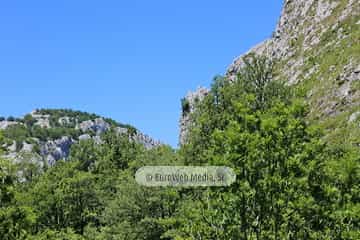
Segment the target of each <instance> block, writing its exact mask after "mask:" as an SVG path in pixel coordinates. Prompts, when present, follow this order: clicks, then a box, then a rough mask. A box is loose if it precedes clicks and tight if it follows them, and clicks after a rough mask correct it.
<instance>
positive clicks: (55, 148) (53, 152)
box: [40, 136, 74, 166]
mask: <svg viewBox="0 0 360 240" xmlns="http://www.w3.org/2000/svg"><path fill="white" fill-rule="evenodd" d="M73 143H74V140H73V139H72V138H70V137H67V136H63V137H62V138H60V139H56V140H52V141H47V142H45V143H43V144H41V147H40V154H41V156H43V157H44V159H46V162H47V164H48V165H49V166H53V165H54V164H55V163H56V161H58V160H59V159H66V158H67V157H68V156H69V152H70V147H71V145H72V144H73Z"/></svg>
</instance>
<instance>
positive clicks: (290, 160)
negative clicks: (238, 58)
mask: <svg viewBox="0 0 360 240" xmlns="http://www.w3.org/2000/svg"><path fill="white" fill-rule="evenodd" d="M272 75H273V70H272V63H271V62H269V61H268V60H267V59H264V58H257V57H255V56H253V55H249V56H248V57H247V58H246V59H245V66H244V68H243V69H242V71H241V72H240V74H239V76H238V78H237V79H235V80H233V81H232V82H230V81H229V80H228V79H226V78H224V77H220V76H218V77H216V78H214V81H213V84H212V87H211V91H210V93H209V94H208V95H207V96H206V97H205V98H204V99H203V100H202V101H201V102H198V103H197V106H196V108H195V110H194V111H193V112H192V113H191V119H192V120H193V124H192V128H191V129H190V136H189V138H188V142H187V143H186V144H185V145H183V146H182V147H181V149H180V150H179V151H175V150H173V149H171V148H170V147H168V146H160V147H157V148H154V149H150V150H146V149H145V148H144V147H143V146H142V145H140V144H138V143H136V142H135V141H134V140H133V134H134V133H135V131H136V129H134V128H133V129H130V131H128V134H123V135H118V134H116V133H115V131H113V130H111V131H108V132H106V133H104V134H103V136H102V141H103V143H102V144H96V143H95V142H94V141H92V140H85V141H80V142H78V143H76V144H74V145H72V147H71V151H70V157H69V160H68V161H66V162H64V161H60V162H58V163H57V164H56V165H55V166H54V167H52V168H50V169H48V170H47V171H45V172H44V173H42V172H36V170H37V166H36V164H34V162H32V160H31V159H32V158H31V155H30V156H24V158H25V160H24V161H21V162H22V164H17V165H14V164H11V162H10V161H7V160H0V181H1V185H0V236H1V239H6V240H7V239H9V240H10V239H11V240H12V239H30V240H42V239H64V240H65V239H66V240H67V239H69V240H82V239H89V240H103V239H110V240H111V239H114V240H115V239H124V240H138V239H154V240H155V239H175V240H185V239H186V240H190V239H209V240H210V239H211V240H213V239H224V240H229V239H240V240H241V239H244V240H250V239H258V240H260V239H267V240H273V239H274V240H275V239H289V240H291V239H314V240H315V239H316V240H318V239H324V240H325V239H359V238H360V197H359V196H360V187H359V186H360V157H359V156H360V152H359V149H358V147H354V146H353V144H348V142H344V143H343V144H336V143H331V144H328V143H326V142H325V141H324V138H323V130H322V129H321V128H319V127H317V126H314V125H310V124H309V122H308V121H307V120H306V116H307V115H308V110H307V106H306V105H304V104H303V103H302V102H301V101H299V100H298V99H296V98H295V95H294V94H293V92H292V90H291V88H290V87H288V86H285V85H284V84H283V83H282V82H279V81H273V80H272ZM184 104H185V105H186V103H184ZM185 109H186V106H185ZM183 110H184V106H183ZM39 112H40V113H42V114H52V115H54V116H55V117H54V118H53V120H52V121H53V122H54V124H55V120H57V119H58V117H59V116H60V115H62V116H63V115H67V116H70V117H74V116H77V117H79V116H80V118H82V117H84V119H85V117H86V118H87V119H89V117H90V118H96V117H97V116H96V115H90V116H89V115H86V114H84V113H81V112H73V111H70V110H61V111H60V112H56V110H39ZM57 115H58V116H57ZM341 117H343V116H341ZM331 124H335V123H331ZM331 124H330V123H329V125H331ZM354 124H355V123H354ZM330 127H331V126H329V128H330ZM69 129H70V128H66V127H65V128H62V127H60V126H59V127H56V128H54V129H53V130H50V129H43V128H39V127H38V126H35V125H33V121H32V119H31V118H30V117H26V119H24V125H14V126H11V127H9V128H8V129H6V130H5V131H4V136H3V137H2V135H1V133H0V143H1V142H5V141H6V139H7V138H10V139H16V140H17V141H19V142H22V141H29V138H31V137H37V138H39V139H47V138H49V137H50V138H57V137H58V136H60V135H63V134H65V135H66V134H69V135H71V134H74V135H76V134H78V133H77V132H73V133H72V132H70V130H69ZM349 142H351V143H353V141H352V140H351V141H349ZM144 165H154V166H156V165H225V166H229V167H232V168H233V169H234V171H235V173H236V175H237V178H236V182H235V183H234V184H232V185H231V186H229V187H216V188H215V187H207V188H196V189H192V188H160V187H158V188H146V187H142V186H140V185H138V184H137V183H136V182H135V180H134V174H135V172H136V170H137V169H138V168H140V167H142V166H144ZM19 170H21V173H22V177H23V178H25V179H26V181H25V182H22V183H20V181H19V178H18V176H21V174H19Z"/></svg>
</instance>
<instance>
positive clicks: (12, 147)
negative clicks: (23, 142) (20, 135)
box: [7, 141, 16, 152]
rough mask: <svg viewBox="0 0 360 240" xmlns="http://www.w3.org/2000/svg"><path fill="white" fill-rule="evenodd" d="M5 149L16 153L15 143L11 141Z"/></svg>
mask: <svg viewBox="0 0 360 240" xmlns="http://www.w3.org/2000/svg"><path fill="white" fill-rule="evenodd" d="M7 149H8V151H9V152H15V151H16V141H13V143H12V144H11V145H10V146H9V147H8V148H7Z"/></svg>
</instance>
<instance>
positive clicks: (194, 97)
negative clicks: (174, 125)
mask: <svg viewBox="0 0 360 240" xmlns="http://www.w3.org/2000/svg"><path fill="white" fill-rule="evenodd" d="M208 93H209V90H208V89H206V88H204V87H198V89H197V90H196V91H194V92H191V91H190V92H188V94H187V95H186V97H185V101H187V103H188V105H189V109H188V110H187V112H184V110H183V112H182V114H181V117H180V121H179V122H180V134H179V141H180V145H181V144H184V143H185V142H186V138H187V135H188V133H189V129H190V124H191V113H192V112H193V111H194V110H195V107H196V103H197V102H199V101H202V100H203V99H204V97H205V96H206V95H207V94H208Z"/></svg>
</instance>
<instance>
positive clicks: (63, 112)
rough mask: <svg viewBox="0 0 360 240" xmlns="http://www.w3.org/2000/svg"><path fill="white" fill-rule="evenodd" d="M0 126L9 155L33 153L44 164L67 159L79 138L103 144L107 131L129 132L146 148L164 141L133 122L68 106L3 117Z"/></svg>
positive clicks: (16, 157) (3, 144)
mask: <svg viewBox="0 0 360 240" xmlns="http://www.w3.org/2000/svg"><path fill="white" fill-rule="evenodd" d="M0 130H2V132H3V135H4V137H5V139H6V140H5V141H4V143H2V148H3V149H5V150H6V151H5V152H6V156H7V157H9V158H12V159H14V160H15V161H18V162H21V161H22V158H23V157H24V156H25V155H26V156H27V157H28V158H29V156H30V159H31V161H33V162H37V163H38V164H39V165H41V166H44V165H47V166H52V165H54V164H55V163H56V161H58V160H60V159H66V158H67V157H68V156H69V153H70V147H71V146H72V145H73V144H74V143H77V142H79V141H84V140H90V141H94V142H95V143H97V144H101V143H102V139H101V136H102V134H103V133H105V132H107V131H114V132H116V133H117V134H127V135H128V136H129V138H131V139H132V140H133V141H136V142H138V143H141V144H142V145H144V147H145V148H147V149H150V148H153V147H156V146H159V145H160V144H161V143H160V142H159V141H156V140H154V139H152V138H151V137H149V136H148V135H146V134H143V133H141V132H140V131H138V130H137V129H136V128H134V127H132V126H130V125H125V124H121V123H117V122H115V121H114V120H112V119H109V118H103V117H100V116H98V115H95V114H89V113H85V112H80V111H72V110H67V109H40V110H34V111H32V112H31V113H30V114H27V115H25V116H24V117H23V118H18V119H15V118H13V117H9V118H8V119H6V120H5V119H4V118H3V119H1V121H0Z"/></svg>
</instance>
